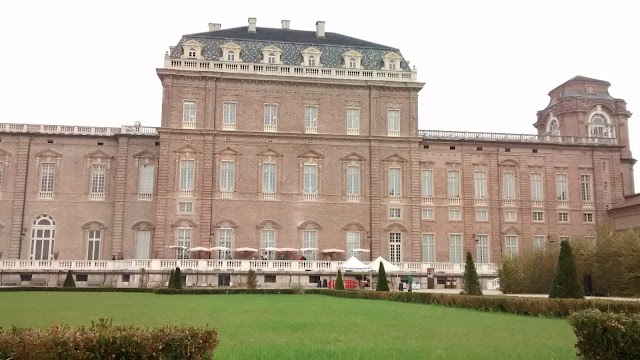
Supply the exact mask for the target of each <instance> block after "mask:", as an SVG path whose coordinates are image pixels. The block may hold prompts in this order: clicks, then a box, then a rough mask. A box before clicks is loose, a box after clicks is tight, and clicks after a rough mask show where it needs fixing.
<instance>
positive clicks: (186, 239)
mask: <svg viewBox="0 0 640 360" xmlns="http://www.w3.org/2000/svg"><path fill="white" fill-rule="evenodd" d="M177 240H178V241H177V242H178V244H177V245H178V246H179V248H178V249H177V256H176V258H178V259H188V258H189V254H190V252H189V248H191V229H190V228H178V239H177Z"/></svg>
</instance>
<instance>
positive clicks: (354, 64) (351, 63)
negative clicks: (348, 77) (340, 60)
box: [349, 57, 358, 69]
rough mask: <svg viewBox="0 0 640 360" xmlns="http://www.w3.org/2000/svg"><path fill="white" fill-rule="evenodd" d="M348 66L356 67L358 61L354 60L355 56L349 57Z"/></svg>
mask: <svg viewBox="0 0 640 360" xmlns="http://www.w3.org/2000/svg"><path fill="white" fill-rule="evenodd" d="M349 67H350V68H354V69H355V68H356V67H358V61H357V60H356V58H354V57H352V58H350V59H349Z"/></svg>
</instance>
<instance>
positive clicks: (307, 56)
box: [302, 47, 322, 66]
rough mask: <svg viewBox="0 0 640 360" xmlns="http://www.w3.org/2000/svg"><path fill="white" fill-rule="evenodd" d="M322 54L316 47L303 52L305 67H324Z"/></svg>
mask: <svg viewBox="0 0 640 360" xmlns="http://www.w3.org/2000/svg"><path fill="white" fill-rule="evenodd" d="M321 55H322V52H321V51H320V50H318V49H316V48H314V47H310V48H306V49H305V50H304V51H302V57H303V62H302V65H303V66H322V64H321V63H320V56H321Z"/></svg>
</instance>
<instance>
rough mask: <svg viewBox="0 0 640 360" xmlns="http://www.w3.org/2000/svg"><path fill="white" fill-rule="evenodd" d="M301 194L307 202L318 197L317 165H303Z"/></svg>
mask: <svg viewBox="0 0 640 360" xmlns="http://www.w3.org/2000/svg"><path fill="white" fill-rule="evenodd" d="M302 183H303V184H302V192H303V194H304V195H305V198H306V199H307V200H316V196H317V195H318V165H317V164H304V166H303V181H302Z"/></svg>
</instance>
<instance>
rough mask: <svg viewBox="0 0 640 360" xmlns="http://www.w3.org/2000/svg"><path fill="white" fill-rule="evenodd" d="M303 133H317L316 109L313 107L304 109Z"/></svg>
mask: <svg viewBox="0 0 640 360" xmlns="http://www.w3.org/2000/svg"><path fill="white" fill-rule="evenodd" d="M304 132H305V133H307V134H316V133H317V132H318V108H317V107H315V106H305V107H304Z"/></svg>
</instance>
